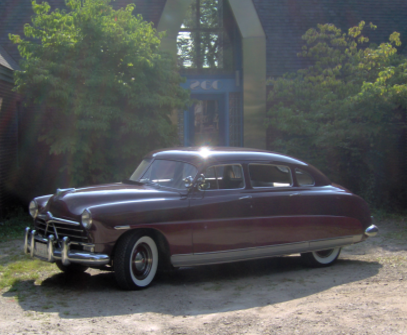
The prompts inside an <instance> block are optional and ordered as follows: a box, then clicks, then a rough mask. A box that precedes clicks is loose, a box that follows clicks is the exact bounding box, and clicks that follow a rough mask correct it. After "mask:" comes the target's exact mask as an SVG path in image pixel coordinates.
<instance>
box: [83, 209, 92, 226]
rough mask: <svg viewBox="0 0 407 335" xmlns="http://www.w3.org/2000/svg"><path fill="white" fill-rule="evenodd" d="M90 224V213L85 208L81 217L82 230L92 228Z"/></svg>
mask: <svg viewBox="0 0 407 335" xmlns="http://www.w3.org/2000/svg"><path fill="white" fill-rule="evenodd" d="M92 222H93V220H92V213H91V211H90V210H89V209H87V208H86V209H85V210H84V211H83V213H82V215H81V223H82V226H83V228H85V229H89V228H90V227H91V226H92Z"/></svg>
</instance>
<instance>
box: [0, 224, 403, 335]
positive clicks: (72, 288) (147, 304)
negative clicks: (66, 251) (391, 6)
mask: <svg viewBox="0 0 407 335" xmlns="http://www.w3.org/2000/svg"><path fill="white" fill-rule="evenodd" d="M378 226H379V229H380V235H379V236H377V237H374V238H371V239H369V240H368V241H366V242H364V243H360V244H357V245H353V246H350V247H346V248H345V249H344V250H343V251H342V254H341V256H340V259H339V261H338V262H337V263H336V264H335V265H334V266H332V267H329V268H322V269H310V268H306V267H305V266H303V265H302V263H301V260H300V257H299V255H295V256H290V257H281V258H271V259H268V260H262V261H251V262H241V263H234V264H229V265H216V266H204V267H197V268H182V269H180V270H178V271H176V272H174V273H171V274H166V275H160V276H159V277H158V278H157V279H156V280H155V281H154V283H153V285H152V286H151V287H150V288H148V289H146V290H142V291H131V292H125V291H120V290H118V289H117V287H116V284H115V281H114V277H113V275H112V273H109V272H100V271H96V270H88V271H87V272H86V273H85V274H83V275H81V276H77V277H75V278H69V277H66V276H65V275H64V274H62V273H58V272H53V273H43V274H41V276H42V281H41V283H40V284H35V283H34V282H33V281H25V282H23V283H21V284H20V287H21V289H20V291H19V293H18V294H17V293H16V292H14V291H13V290H12V289H9V288H6V289H4V290H3V291H1V294H0V333H1V334H65V333H66V334H81V335H84V334H150V333H154V334H211V335H212V334H290V335H292V334H358V335H360V334H392V335H393V334H407V241H406V236H407V233H406V230H407V224H406V223H405V222H400V221H398V222H393V221H386V222H382V223H380V222H379V223H378ZM21 244H22V242H21V241H12V242H7V243H2V244H0V253H9V254H12V253H17V252H18V253H19V252H21V251H20V250H21V249H20V248H21Z"/></svg>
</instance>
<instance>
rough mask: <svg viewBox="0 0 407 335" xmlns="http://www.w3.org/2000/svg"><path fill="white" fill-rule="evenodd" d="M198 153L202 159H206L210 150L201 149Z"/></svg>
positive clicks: (206, 148)
mask: <svg viewBox="0 0 407 335" xmlns="http://www.w3.org/2000/svg"><path fill="white" fill-rule="evenodd" d="M199 153H200V155H201V156H202V157H203V158H207V157H208V156H209V153H210V149H209V148H208V147H202V148H201V149H200V150H199Z"/></svg>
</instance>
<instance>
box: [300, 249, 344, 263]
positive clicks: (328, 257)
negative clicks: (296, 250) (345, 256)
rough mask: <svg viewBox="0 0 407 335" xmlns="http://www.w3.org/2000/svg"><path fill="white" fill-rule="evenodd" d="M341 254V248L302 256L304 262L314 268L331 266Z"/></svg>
mask: <svg viewBox="0 0 407 335" xmlns="http://www.w3.org/2000/svg"><path fill="white" fill-rule="evenodd" d="M340 253H341V248H334V249H329V250H320V251H313V252H307V253H304V254H301V257H302V259H303V260H304V262H305V263H306V264H307V265H309V266H312V267H323V266H329V265H332V264H333V263H335V262H336V260H337V259H338V257H339V254H340Z"/></svg>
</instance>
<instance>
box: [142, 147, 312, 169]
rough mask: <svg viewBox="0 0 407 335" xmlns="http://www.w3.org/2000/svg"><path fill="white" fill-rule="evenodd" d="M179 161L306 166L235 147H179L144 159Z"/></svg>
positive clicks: (262, 151)
mask: <svg viewBox="0 0 407 335" xmlns="http://www.w3.org/2000/svg"><path fill="white" fill-rule="evenodd" d="M148 157H150V158H156V159H170V160H180V161H185V162H188V163H192V164H198V165H200V163H204V162H208V161H211V162H228V161H236V162H239V161H264V162H281V163H289V164H297V165H308V164H307V163H305V162H303V161H300V160H298V159H296V158H293V157H289V156H286V155H282V154H279V153H276V152H271V151H266V150H260V149H249V148H236V147H180V148H169V149H163V150H156V151H152V152H150V153H149V154H148V155H147V156H146V158H148Z"/></svg>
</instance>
